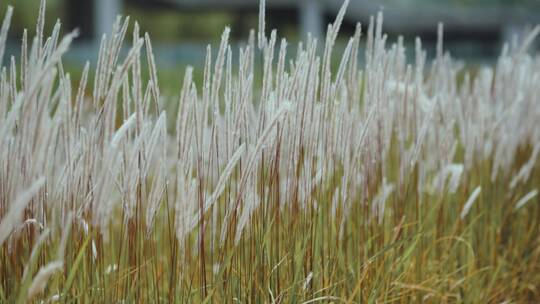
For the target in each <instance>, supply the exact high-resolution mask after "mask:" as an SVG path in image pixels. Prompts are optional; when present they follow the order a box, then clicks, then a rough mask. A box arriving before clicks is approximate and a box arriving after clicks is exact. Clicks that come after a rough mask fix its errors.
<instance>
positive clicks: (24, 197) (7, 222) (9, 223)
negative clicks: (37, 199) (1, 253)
mask: <svg viewBox="0 0 540 304" xmlns="http://www.w3.org/2000/svg"><path fill="white" fill-rule="evenodd" d="M44 184H45V177H40V178H38V179H37V180H36V181H35V182H34V183H33V184H32V185H31V186H30V187H29V188H28V189H27V190H26V191H24V192H22V193H21V194H19V196H18V197H17V199H16V200H15V202H14V203H13V204H12V205H11V208H10V209H9V211H8V212H7V214H6V215H4V218H3V219H2V222H1V223H0V246H2V244H3V243H4V241H5V240H6V238H7V237H8V236H9V234H10V233H11V231H13V229H14V228H15V227H16V226H17V225H18V224H19V223H20V222H21V216H22V212H23V210H24V208H26V205H27V204H28V203H29V202H30V200H31V199H32V198H33V197H34V196H35V195H36V194H37V193H38V191H39V190H40V189H41V187H43V185H44Z"/></svg>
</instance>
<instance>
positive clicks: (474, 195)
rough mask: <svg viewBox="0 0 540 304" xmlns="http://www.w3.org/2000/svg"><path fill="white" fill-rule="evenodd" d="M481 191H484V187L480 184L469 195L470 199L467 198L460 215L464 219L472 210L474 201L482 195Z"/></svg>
mask: <svg viewBox="0 0 540 304" xmlns="http://www.w3.org/2000/svg"><path fill="white" fill-rule="evenodd" d="M481 191H482V188H481V187H480V186H478V187H476V189H474V191H473V193H472V194H471V196H469V199H467V202H466V203H465V205H464V206H463V210H461V214H460V217H461V219H462V220H463V219H465V217H466V216H467V214H468V213H469V211H470V210H471V208H472V206H473V204H474V202H475V201H476V199H477V198H478V196H479V195H480V192H481Z"/></svg>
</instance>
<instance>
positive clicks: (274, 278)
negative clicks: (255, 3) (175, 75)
mask: <svg viewBox="0 0 540 304" xmlns="http://www.w3.org/2000/svg"><path fill="white" fill-rule="evenodd" d="M346 2H347V1H346ZM346 6H347V3H345V5H344V6H343V8H342V10H341V11H340V12H339V14H338V16H337V18H336V21H335V22H334V23H333V24H331V25H329V26H328V31H327V34H326V39H325V40H324V41H319V40H318V39H316V38H314V37H308V38H307V40H306V41H304V42H303V43H300V44H298V46H296V47H295V50H294V52H293V53H294V54H295V55H294V56H291V55H288V53H291V50H290V49H291V47H289V46H288V45H287V42H286V40H285V39H282V40H279V38H278V34H277V31H275V30H273V31H271V32H270V33H269V35H268V33H267V31H266V30H265V22H264V1H263V2H262V3H261V17H260V24H259V29H258V32H257V34H255V32H252V34H251V36H250V37H249V40H248V42H247V44H245V45H244V46H242V47H240V49H239V50H233V49H232V48H231V46H230V43H229V33H230V30H229V29H226V30H225V31H224V32H223V36H222V40H221V43H220V45H219V48H218V49H217V55H215V56H214V55H213V54H212V49H211V48H210V47H208V52H207V59H206V64H205V66H204V79H203V83H202V85H201V86H197V85H196V84H195V83H194V81H193V79H192V71H193V69H192V68H188V69H187V70H186V72H185V76H184V80H183V86H182V89H181V91H180V93H179V96H178V98H177V100H174V102H170V101H169V98H166V97H164V96H162V95H161V92H160V89H159V85H158V79H157V75H158V72H157V67H156V64H155V60H154V55H153V53H152V44H151V42H150V39H149V36H148V34H145V35H144V37H142V36H141V34H140V32H139V27H138V25H137V23H135V25H134V27H133V33H132V39H128V38H126V36H127V32H128V26H129V19H128V18H124V19H122V18H118V20H117V22H116V24H115V26H114V28H113V29H112V32H111V33H110V34H108V35H104V36H103V38H102V40H101V46H100V49H99V56H98V60H97V63H96V64H95V65H90V64H87V65H86V66H85V67H84V70H83V74H82V77H81V80H80V82H79V83H76V84H75V85H74V82H73V81H72V80H71V79H70V75H69V74H67V73H65V72H64V69H63V65H62V56H63V55H64V54H65V52H66V51H67V50H68V47H69V45H70V43H71V42H72V40H73V39H74V37H75V36H76V33H70V34H68V35H66V36H65V37H63V38H62V37H61V35H60V23H57V24H56V26H55V27H54V29H53V32H52V34H51V35H50V36H49V37H48V38H44V37H45V36H46V35H45V33H44V26H43V25H44V15H45V12H44V7H45V6H44V5H43V3H42V7H41V10H40V12H39V17H38V20H37V27H36V35H35V37H34V38H33V39H32V38H30V37H29V35H28V33H27V32H26V31H25V32H24V35H23V39H22V46H21V54H20V56H19V57H18V60H16V59H15V57H11V60H7V62H8V65H7V66H6V67H3V69H2V71H1V74H0V147H1V148H0V218H1V219H2V220H1V223H0V257H1V259H0V260H1V262H0V301H1V302H14V301H18V302H25V301H37V300H40V299H41V300H44V302H43V303H49V302H54V301H62V302H64V301H66V302H119V301H128V302H129V301H138V302H140V301H144V302H184V301H186V302H187V301H205V300H206V301H213V302H232V301H240V302H282V303H283V302H300V301H307V302H310V303H313V302H318V301H335V302H340V301H343V302H359V303H365V302H410V301H428V302H436V303H440V302H479V301H481V302H487V301H489V302H496V301H499V302H501V301H523V302H526V301H532V300H534V299H536V300H538V299H540V290H538V288H539V287H540V269H539V266H540V260H539V259H540V246H539V245H540V244H539V242H540V239H539V238H538V235H539V232H540V231H539V230H540V229H539V227H540V207H539V206H538V196H537V193H538V191H537V187H538V185H539V182H540V170H539V169H538V167H537V164H536V160H537V158H538V153H539V152H540V126H539V121H540V95H539V94H540V91H539V90H538V87H539V85H540V57H538V56H532V55H530V54H529V53H528V52H527V50H528V49H529V46H530V45H531V44H532V43H533V41H534V37H535V36H536V34H538V32H539V28H536V29H534V30H533V31H532V32H531V33H530V35H529V36H527V37H526V38H525V39H524V41H523V42H522V43H521V44H517V43H514V44H511V45H505V46H504V48H503V51H502V53H501V55H500V57H499V59H498V61H497V63H496V65H495V67H489V66H487V67H482V68H481V69H480V70H479V71H478V73H476V75H475V77H471V76H470V75H469V73H468V72H467V70H466V69H465V68H464V65H463V64H461V63H460V62H459V61H455V60H454V59H452V58H451V56H450V55H449V54H448V53H445V52H444V50H443V42H442V26H440V28H439V41H438V44H437V50H436V56H435V58H434V60H433V61H432V62H426V51H424V50H423V49H422V47H421V43H420V40H416V49H415V50H414V55H415V57H414V58H415V59H414V60H413V62H408V60H407V56H406V50H405V47H404V43H403V39H401V38H399V39H398V40H397V41H396V42H394V43H391V44H390V43H389V42H388V41H387V36H386V35H385V34H384V33H383V32H382V15H381V14H379V15H378V16H377V18H374V19H373V18H372V19H371V20H370V23H369V25H368V27H367V31H366V30H363V29H362V27H361V26H360V25H358V26H357V28H356V32H355V34H354V36H353V37H351V38H350V40H349V42H348V44H347V46H346V48H345V50H344V51H343V53H339V54H336V53H335V52H333V50H334V44H335V43H336V39H337V37H338V32H339V29H340V25H341V23H342V21H343V17H344V14H345V10H346ZM11 12H12V10H11V8H10V9H8V11H7V15H6V17H5V18H4V23H3V25H2V30H1V34H0V61H2V59H3V58H2V57H3V50H4V48H5V43H6V37H7V30H8V28H9V21H10V17H11ZM364 36H367V37H366V38H365V39H364ZM361 40H366V42H365V50H364V51H363V52H361V50H362V48H361V47H360V45H361ZM126 44H129V45H130V49H129V52H127V55H125V56H122V55H121V54H122V51H121V50H122V48H123V46H124V45H126ZM334 58H340V63H339V65H337V66H333V64H332V62H333V61H335V60H334ZM361 58H362V59H361ZM361 62H362V64H361ZM258 65H260V66H261V68H260V69H258V68H256V67H257V66H258ZM145 70H147V71H148V75H149V77H148V79H146V78H145V77H142V76H141V75H142V74H143V72H144V71H145ZM463 75H464V76H463ZM461 78H462V79H463V80H462V81H458V79H461ZM89 79H93V86H92V84H91V83H89ZM459 82H461V83H459ZM73 86H74V87H73Z"/></svg>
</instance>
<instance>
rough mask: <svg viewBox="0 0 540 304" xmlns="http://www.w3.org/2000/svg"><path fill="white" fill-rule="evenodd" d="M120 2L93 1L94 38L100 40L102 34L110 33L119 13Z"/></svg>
mask: <svg viewBox="0 0 540 304" xmlns="http://www.w3.org/2000/svg"><path fill="white" fill-rule="evenodd" d="M121 2H122V0H94V37H95V39H96V40H97V41H100V40H101V36H102V35H103V34H104V33H107V34H108V33H110V32H111V30H112V27H113V24H114V21H115V20H116V16H118V15H119V14H120V13H121V10H122V3H121Z"/></svg>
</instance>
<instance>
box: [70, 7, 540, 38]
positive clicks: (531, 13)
mask: <svg viewBox="0 0 540 304" xmlns="http://www.w3.org/2000/svg"><path fill="white" fill-rule="evenodd" d="M66 1H67V2H68V9H69V10H70V11H71V13H69V14H67V15H68V16H71V17H72V20H71V22H72V23H73V24H74V25H77V26H78V27H79V28H81V29H82V32H83V34H84V33H86V35H87V36H90V35H92V36H94V37H96V36H97V35H96V34H97V33H104V32H107V31H109V30H110V28H111V26H112V24H113V22H114V20H115V17H116V15H117V14H121V13H122V7H123V6H124V5H134V6H139V7H144V8H145V9H154V8H166V9H175V10H182V11H204V10H216V9H222V10H230V11H242V12H246V11H251V12H253V11H255V12H256V11H257V10H258V6H259V0H86V1H78V0H66ZM266 2H267V9H268V11H269V12H270V14H269V16H270V18H274V17H273V16H276V17H277V18H280V17H284V16H287V18H288V17H290V16H293V17H294V18H296V20H297V23H298V25H299V28H300V31H301V32H302V33H304V34H305V33H307V32H311V33H313V34H314V35H321V34H322V33H323V31H324V29H325V28H324V26H325V24H326V21H327V17H328V16H335V15H336V14H337V12H338V10H339V8H340V6H341V4H342V2H343V1H341V0H267V1H266ZM539 4H540V1H534V0H529V1H528V0H474V1H473V0H382V1H373V0H350V4H349V8H348V10H347V15H346V17H345V18H346V21H348V22H350V23H355V22H357V21H360V22H362V23H364V24H365V23H366V22H367V21H368V20H369V17H370V16H373V15H375V14H376V13H377V12H378V11H381V10H382V11H383V12H384V17H385V22H384V25H385V30H386V31H390V32H396V33H403V34H407V33H430V32H434V31H435V29H436V25H437V23H439V22H443V23H444V26H445V32H446V33H450V34H452V33H454V34H455V35H465V36H466V35H469V36H472V37H474V36H477V37H480V38H482V37H484V38H489V37H496V36H498V35H503V36H511V35H512V34H513V33H515V32H516V29H518V28H522V27H523V26H525V25H531V24H538V23H540V5H539ZM272 11H276V12H278V14H271V12H272Z"/></svg>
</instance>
